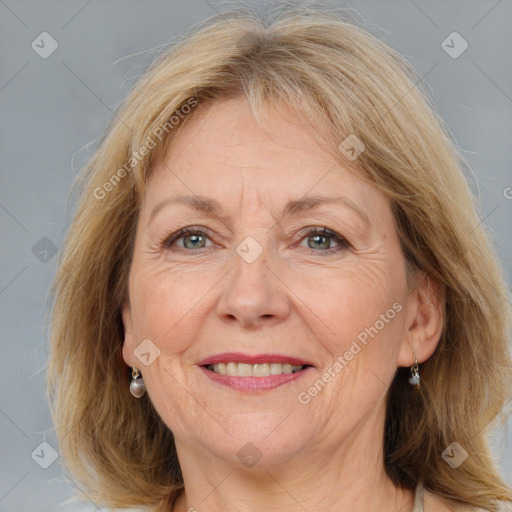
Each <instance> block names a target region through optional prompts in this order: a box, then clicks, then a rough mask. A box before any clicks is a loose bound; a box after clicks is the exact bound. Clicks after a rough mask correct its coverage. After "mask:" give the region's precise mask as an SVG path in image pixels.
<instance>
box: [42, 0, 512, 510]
mask: <svg viewBox="0 0 512 512" xmlns="http://www.w3.org/2000/svg"><path fill="white" fill-rule="evenodd" d="M279 4H280V5H279V6H278V7H277V8H274V10H273V11H272V12H270V13H267V15H266V16H261V15H258V14H256V13H255V12H252V11H251V10H250V9H247V8H240V9H236V8H234V9H231V10H229V11H224V12H222V13H221V14H219V15H216V16H213V17H212V18H209V19H208V20H206V21H203V22H202V23H201V24H199V25H198V26H194V27H192V30H191V31H190V32H189V33H187V34H185V36H184V37H183V39H182V40H180V41H178V42H177V43H176V44H174V45H173V46H172V48H171V49H170V50H167V49H165V51H163V52H162V53H161V54H160V55H159V56H158V58H157V59H156V60H155V62H154V63H153V65H152V66H151V67H150V69H149V71H148V72H147V74H146V75H145V76H144V77H143V78H142V79H141V80H140V81H139V82H138V84H137V85H136V86H135V87H134V88H133V90H132V91H131V93H130V94H129V95H128V97H127V98H126V100H125V102H124V104H123V106H122V108H121V109H120V110H119V111H118V112H117V115H116V116H115V119H113V122H112V125H111V126H110V127H109V129H108V131H107V132H106V135H105V136H104V138H103V140H102V142H101V144H100V146H99V148H98V150H97V152H96V154H95V155H94V157H93V158H92V160H91V161H90V162H89V164H88V165H87V166H86V168H85V169H84V172H83V173H82V176H81V178H80V180H79V185H80V187H81V195H80V201H79V204H78V206H77V210H76V212H75V215H74V218H73V221H72V224H71V226H70V229H69V231H68V233H67V236H66V239H65V243H64V247H63V250H62V253H61V255H60V263H59V268H58V272H57V275H56V277H55V281H54V286H53V294H54V304H53V310H52V320H51V333H50V337H51V355H50V360H49V372H48V392H49V395H50V403H51V410H52V415H53V419H54V423H55V428H56V433H57V436H58V440H59V445H60V452H61V455H62V457H63V458H64V460H65V461H66V463H67V465H68V467H69V468H70V470H71V472H72V473H73V475H74V476H75V477H76V478H78V480H79V481H80V482H81V483H82V484H84V485H86V486H87V488H88V491H87V494H88V495H89V496H90V497H91V498H93V499H94V500H96V501H98V502H101V503H105V504H107V505H108V506H111V507H132V506H144V505H145V506H148V507H149V506H151V507H157V508H158V507H162V510H164V509H165V507H169V504H172V503H173V500H174V499H175V498H176V497H177V496H178V494H179V493H180V492H181V491H182V489H183V481H182V475H181V471H180V467H179V463H178V459H177V456H176V450H175V446H174V441H173V436H172V433H171V432H170V430H169V429H168V428H167V426H166V425H165V424H164V423H163V421H162V420H161V419H160V417H159V416H158V414H157V413H156V411H155V409H154V408H153V406H152V404H151V401H150V399H149V397H148V396H147V395H146V396H144V397H143V398H142V399H140V400H135V399H134V398H133V397H132V396H131V395H130V393H129V391H128V384H129V378H130V374H129V368H127V366H126V364H125V363H124V361H123V358H122V355H121V347H122V344H123V338H124V330H123V324H122V320H121V306H122V304H123V302H124V301H126V300H127V297H128V294H127V277H128V273H129V268H130V260H131V253H132V250H133V240H134V232H135V228H136V223H137V216H138V208H139V204H140V200H141V198H142V197H143V194H144V190H145V184H146V182H147V180H148V177H149V175H150V173H151V169H152V168H153V167H154V165H155V163H156V162H158V161H159V159H160V158H162V156H163V154H164V153H165V151H166V149H167V148H168V147H169V144H170V142H171V140H172V139H173V138H174V137H175V136H176V135H177V134H178V133H179V131H180V128H181V127H182V126H183V125H184V123H186V122H187V120H188V119H189V118H190V117H191V116H193V115H195V112H196V111H198V109H197V108H196V105H197V104H202V103H204V102H206V101H216V100H220V99H225V98H230V97H234V96H236V95H239V94H245V95H246V96H247V98H248V99H249V101H250V103H251V105H252V108H253V110H254V111H255V113H258V112H261V111H263V109H264V108H265V107H269V106H274V107H277V106H279V105H280V104H283V105H288V106H291V107H292V108H293V109H294V110H295V111H296V112H297V115H300V116H301V117H302V118H303V119H304V122H305V123H306V124H307V126H310V127H311V128H312V133H317V134H318V133H320V131H319V130H320V128H322V129H323V128H325V127H327V132H326V133H328V134H329V136H328V137H327V138H326V139H325V142H326V143H327V144H329V145H330V146H329V147H330V149H332V151H333V154H336V157H337V158H338V160H339V161H340V162H341V163H342V164H343V165H345V167H349V168H350V169H352V170H353V172H356V173H357V174H358V175H359V176H360V177H361V178H363V179H365V180H367V181H369V182H370V183H372V184H373V185H374V186H376V187H378V188H379V189H380V190H381V191H382V192H383V193H384V194H385V195H386V196H387V197H388V198H389V200H390V204H391V206H392V211H393V215H394V219H395V224H396V229H397V232H398V234H399V237H400V241H401V245H402V248H403V252H404V254H405V256H406V259H407V261H408V263H409V264H410V265H411V266H412V267H414V268H415V269H418V270H421V271H423V272H425V273H426V274H427V275H428V276H430V277H431V278H433V279H435V280H437V281H438V282H439V283H441V284H442V285H443V286H444V287H445V290H446V294H445V311H444V312H445V325H444V329H443V333H442V336H441V339H440V342H439V345H438V347H437V349H436V350H435V352H434V354H433V355H432V356H431V357H430V358H429V359H428V360H427V361H425V362H424V363H423V364H422V365H421V369H420V371H421V377H422V381H421V382H422V392H421V393H420V394H416V395H415V394H414V393H413V391H414V390H412V386H410V385H409V384H408V383H407V370H408V369H407V368H399V369H398V370H397V372H396V375H395V378H394V380H393V382H392V385H391V387H390V389H389V392H388V408H387V417H386V424H385V456H386V458H385V469H386V472H387V474H388V475H389V477H390V478H391V479H392V480H393V482H394V483H395V484H396V485H400V486H403V487H407V488H410V489H414V487H415V486H416V485H417V484H418V483H419V482H423V484H424V486H425V488H426V489H428V490H430V491H431V492H433V493H435V494H437V495H439V496H443V497H447V498H452V499H456V500H459V501H461V502H465V503H468V504H472V505H475V506H480V507H484V508H487V509H489V510H492V511H495V510H497V508H496V507H497V503H496V500H511V499H512V491H511V489H510V488H509V487H508V486H507V485H506V484H505V483H504V482H503V480H502V479H501V477H500V475H499V472H498V469H497V466H496V462H495V460H494V459H493V456H492V454H491V452H490V449H489V446H488V441H487V435H488V433H489V431H490V429H491V427H493V426H495V422H496V420H498V419H501V420H503V421H505V420H506V417H505V416H504V414H503V410H504V404H505V403H506V401H507V400H508V399H509V398H510V396H511V395H510V393H511V372H510V369H511V358H510V352H509V348H508V346H507V343H508V341H509V339H510V332H511V327H510V326H511V308H510V297H509V295H508V290H507V287H506V284H505V279H504V272H503V270H502V268H501V267H500V264H499V262H498V260H497V257H496V255H495V252H494V250H493V248H492V246H491V243H490V236H489V234H488V233H486V229H485V227H484V225H483V223H482V222H481V220H480V218H481V213H480V211H479V208H478V206H477V205H476V204H475V200H474V199H473V196H472V194H471V192H470V189H469V187H468V184H467V182H466V179H465V177H464V170H465V169H469V166H468V165H467V162H465V160H464V158H463V156H462V155H461V153H460V151H459V150H458V149H457V147H456V145H455V144H454V143H453V141H452V140H451V138H450V135H449V132H448V130H447V128H446V127H445V126H444V124H443V122H442V120H441V118H440V117H439V115H438V114H437V113H436V112H435V107H434V106H433V105H431V104H430V101H429V98H428V95H427V94H426V93H425V92H424V91H422V90H421V79H420V78H419V76H418V75H417V73H416V72H415V71H414V70H413V69H412V68H411V66H410V65H409V64H408V62H407V61H406V60H405V58H404V57H402V56H401V55H400V54H398V53H397V52H396V51H394V50H393V49H391V48H390V47H389V46H387V45H386V44H385V43H383V42H381V41H380V40H378V39H377V38H376V37H375V36H373V35H371V34H370V33H368V32H367V31H366V30H365V29H363V28H361V27H359V26H357V22H356V21H355V20H351V19H350V15H349V14H347V12H346V11H345V10H343V9H335V8H326V9H324V8H322V7H321V6H320V7H313V6H308V7H305V6H298V5H295V4H294V3H290V2H287V3H282V2H280V3H279ZM187 104H188V105H189V108H188V110H187V109H185V108H184V106H185V105H187ZM187 112H188V113H187ZM173 116H174V118H173ZM178 118H179V119H178ZM172 119H174V121H172ZM176 119H178V121H177V122H176ZM351 134H353V135H356V136H357V138H358V139H359V140H360V141H362V142H363V143H364V147H365V149H364V151H363V152H362V153H361V155H360V156H359V157H358V158H357V160H355V161H353V162H350V161H349V160H347V159H345V158H344V156H343V154H342V153H341V152H340V151H339V150H338V149H337V147H338V145H339V144H340V143H341V142H342V141H343V140H344V139H345V138H346V137H347V136H349V135H351ZM142 148H146V150H143V149H142ZM454 441H456V442H457V443H459V444H460V445H461V446H462V447H463V448H464V449H465V450H466V451H467V452H468V454H469V456H468V458H467V459H466V460H465V462H464V463H463V464H462V465H461V466H459V467H458V468H457V469H452V468H451V467H450V466H449V465H448V464H447V463H446V462H445V461H444V460H443V458H442V456H441V454H442V452H443V451H444V450H445V449H446V448H447V447H448V446H449V445H450V444H451V443H452V442H454Z"/></svg>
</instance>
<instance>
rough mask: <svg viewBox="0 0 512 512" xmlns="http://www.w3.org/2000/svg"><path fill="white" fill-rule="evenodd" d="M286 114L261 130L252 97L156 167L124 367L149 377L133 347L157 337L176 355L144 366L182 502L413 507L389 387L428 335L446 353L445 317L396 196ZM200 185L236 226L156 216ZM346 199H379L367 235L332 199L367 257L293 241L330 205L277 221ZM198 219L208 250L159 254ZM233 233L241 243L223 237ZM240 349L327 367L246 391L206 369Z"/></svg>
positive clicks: (213, 506) (221, 108) (217, 107)
mask: <svg viewBox="0 0 512 512" xmlns="http://www.w3.org/2000/svg"><path fill="white" fill-rule="evenodd" d="M271 120H272V124H271V126H272V133H273V134H274V135H275V136H274V137H268V136H267V135H266V134H265V132H262V131H261V130H260V129H259V127H258V125H257V123H256V122H255V120H254V117H253V114H252V111H251V109H250V107H249V105H248V104H247V102H246V100H245V99H243V98H238V99H232V100H229V101H224V102H219V103H218V104H214V105H212V106H210V110H209V111H208V113H207V114H206V115H204V116H203V115H201V116H199V117H197V118H195V119H194V118H193V119H191V121H190V123H189V124H187V125H186V126H185V127H184V128H183V131H182V132H180V135H179V137H178V138H177V140H176V141H175V143H174V144H173V146H172V147H173V149H172V151H171V152H169V153H168V155H167V156H166V157H165V162H162V163H161V165H157V166H156V168H155V170H154V171H153V176H152V178H151V180H150V182H149V185H148V187H147V190H146V196H145V197H144V200H143V204H142V208H141V220H142V222H140V223H139V228H138V231H137V234H136V242H135V250H134V258H133V264H132V267H131V269H130V277H129V290H130V305H128V304H127V305H126V306H125V308H124V309H123V321H124V323H125V325H126V326H127V330H126V338H125V343H124V346H123V357H124V359H125V362H126V363H127V364H128V365H130V366H133V365H135V366H138V367H140V364H138V361H137V360H136V359H135V358H134V355H133V351H134V349H135V348H136V347H137V345H138V344H139V343H140V341H141V340H143V339H145V338H149V339H151V340H152V341H153V342H154V343H155V344H156V345H157V346H158V347H159V349H160V351H161V353H160V356H159V357H158V358H157V359H156V360H155V361H154V362H153V363H152V364H151V365H150V366H148V367H144V368H142V374H143V378H144V381H145V383H146V387H147V389H148V394H149V396H150V397H151V400H152V402H153V404H154V406H155V408H156V409H157V411H158V413H159V414H160V416H161V417H162V419H163V421H164V422H165V423H166V424H167V426H168V427H169V428H170V429H171V430H172V431H173V434H174V437H175V443H176V448H177V452H178V456H179V460H180V466H181V468H182V472H183V475H184V479H185V489H186V492H187V496H186V502H185V501H183V499H182V500H179V502H178V505H177V507H176V510H177V511H181V510H188V508H189V507H196V508H197V509H198V510H209V511H210V510H211V511H212V512H213V511H216V510H234V509H236V510H241V511H252V510H261V509H266V508H268V506H269V505H270V506H271V509H272V510H301V508H300V506H299V505H297V502H298V503H300V504H301V506H303V507H304V508H305V509H306V510H319V509H323V510H334V509H336V510H338V509H339V510H354V511H356V510H374V509H377V508H378V509H379V510H380V511H382V512H386V511H392V510H393V511H395V510H402V512H408V510H410V508H411V507H409V508H407V506H406V505H407V503H409V502H410V503H411V506H412V492H411V491H408V490H401V489H396V488H395V487H394V486H393V485H392V483H391V481H390V480H389V479H388V478H387V476H386V475H385V472H384V468H383V463H382V461H383V446H382V445H383V443H382V436H383V425H384V418H385V395H386V391H387V388H388V386H389V384H390V383H391V381H392V379H393V376H394V374H395V371H396V368H397V366H408V365H410V362H411V351H410V344H411V343H414V348H415V353H416V355H417V357H418V360H420V361H424V360H425V359H427V358H428V357H429V356H430V355H431V354H432V352H433V351H434V349H435V347H436V344H437V341H438V339H439V334H440V330H439V329H438V328H437V326H438V323H439V319H438V318H437V317H436V315H435V314H433V313H432V312H431V313H428V312H425V311H423V309H422V302H421V301H420V300H419V297H420V295H419V293H418V292H417V291H415V292H412V293H410V290H409V289H408V287H407V283H406V277H405V263H404V259H403V255H402V253H401V250H400V244H399V241H398V236H397V234H396V231H395V229H394V225H393V218H392V213H391V210H390V207H389V203H388V201H387V200H386V198H384V197H383V196H382V195H381V193H380V192H379V191H378V190H377V189H375V188H373V187H372V186H370V185H369V184H368V183H366V182H364V181H363V180H361V179H359V178H357V177H356V176H354V175H353V174H351V173H350V172H348V171H347V170H346V169H343V168H342V167H341V166H340V165H339V164H336V165H337V167H336V172H331V173H327V174H326V173H325V169H330V168H331V167H332V166H333V161H332V158H331V157H330V156H328V155H327V154H326V153H325V152H323V151H322V150H320V149H319V148H318V146H317V145H316V143H314V142H313V140H312V139H311V137H310V136H309V135H308V134H307V132H305V131H304V130H302V129H301V128H300V126H298V125H297V124H293V122H290V121H288V119H287V117H286V116H284V115H282V114H281V113H280V114H279V115H278V114H276V115H275V116H274V117H273V118H272V119H271ZM230 128H231V129H230ZM283 139H284V140H283ZM282 140H283V143H281V141H282ZM237 163H238V164H239V165H237ZM168 168H171V169H173V171H174V172H175V173H177V176H178V177H179V179H178V178H177V176H176V175H175V174H174V173H170V172H166V169H168ZM320 177H323V178H322V179H321V180H319V178H320ZM309 184H314V187H313V189H312V190H311V185H309ZM308 187H309V188H308ZM186 189H189V190H186ZM190 190H193V191H194V193H196V194H198V195H205V196H209V197H215V198H217V199H218V200H219V201H220V202H221V204H222V205H223V206H224V207H225V208H226V213H227V214H229V215H230V217H229V218H230V219H232V221H229V224H227V225H226V226H221V225H220V224H219V222H218V221H217V220H212V219H210V218H209V217H205V218H204V219H203V220H200V219H199V218H197V217H193V216H190V214H189V213H187V212H189V211H191V210H188V209H185V208H183V210H181V208H182V207H181V206H179V207H178V206H172V207H171V206H169V208H166V209H162V211H161V212H160V213H159V214H158V216H156V217H155V219H154V222H152V223H151V224H149V225H148V224H147V219H148V218H149V214H150V212H151V210H152V209H153V207H154V206H155V205H156V204H157V203H158V202H159V201H161V200H162V199H164V198H166V197H174V196H176V195H179V194H182V193H186V194H190ZM334 192H335V193H336V195H346V196H347V197H349V198H350V199H351V200H353V201H354V202H355V203H356V204H360V205H362V204H364V205H365V206H366V214H367V215H368V216H369V218H370V221H371V223H372V225H371V227H370V228H369V229H368V230H367V232H365V233H364V236H363V234H362V233H363V231H362V230H364V227H363V226H364V225H363V223H362V222H360V221H356V219H357V217H356V216H355V214H351V213H350V211H349V210H348V209H346V208H344V207H341V206H336V207H334V206H333V207H332V213H333V215H335V216H336V218H339V222H336V223H334V222H332V221H329V222H326V224H325V225H326V226H327V227H328V228H329V229H332V230H333V231H336V232H338V233H340V235H342V236H347V238H348V239H349V241H351V242H352V240H351V238H352V239H353V243H354V246H355V249H354V248H350V247H349V248H346V249H341V250H338V252H335V253H332V254H331V255H329V256H327V255H325V256H323V255H321V254H320V250H316V251H314V250H313V249H309V250H308V249H307V238H302V239H301V240H300V243H299V241H298V239H294V242H293V248H291V245H292V244H290V240H291V239H290V238H289V237H290V236H291V234H292V233H294V232H295V231H297V230H299V229H301V228H303V227H306V226H318V228H322V227H323V225H324V224H323V220H321V219H322V215H321V211H322V210H320V209H319V210H318V212H317V211H312V212H308V213H306V214H304V215H303V216H297V217H293V218H289V219H288V218H285V219H282V222H281V223H280V224H279V227H280V230H279V232H278V233H277V230H274V229H271V228H272V227H273V226H274V223H275V220H274V219H273V217H272V215H271V214H270V212H271V211H273V209H275V211H278V210H279V209H278V208H277V207H278V206H281V208H282V205H284V204H286V202H287V201H288V200H289V199H290V198H300V197H302V196H304V195H305V194H306V195H308V194H310V195H316V194H318V195H334ZM239 198H240V199H239ZM234 207H238V208H239V209H238V210H234V209H233V208H234ZM174 208H176V209H174ZM178 208H180V209H179V210H178ZM329 208H330V207H329ZM178 211H179V212H183V215H182V214H181V213H179V214H178ZM172 212H175V214H173V213H172ZM226 222H227V219H226ZM335 224H336V225H335ZM188 225H194V226H195V225H197V226H204V228H208V230H209V231H211V236H210V235H208V236H209V238H210V240H211V242H210V240H208V243H207V245H208V248H207V249H202V252H201V253H200V254H198V255H188V254H186V253H185V251H186V249H185V248H184V247H181V252H178V251H174V250H170V249H169V248H168V249H167V250H164V249H160V250H159V249H157V244H156V242H155V240H158V239H159V238H161V236H162V235H163V234H165V233H166V230H168V229H170V228H172V230H173V231H177V230H178V229H181V228H182V227H185V226H188ZM228 231H230V232H231V233H232V236H229V237H226V236H224V235H222V233H225V232H228ZM350 232H352V233H355V234H354V235H349V233H350ZM231 233H230V234H231ZM246 236H252V237H254V238H255V239H256V240H258V242H259V243H260V244H261V245H262V247H263V250H264V252H263V254H262V255H261V256H260V257H259V258H257V259H256V260H255V261H254V262H252V263H250V264H247V263H246V262H245V261H243V260H242V258H240V256H239V255H238V254H237V253H236V251H235V250H234V249H235V248H236V246H237V245H238V244H239V243H240V242H241V241H242V240H244V238H245V237H246ZM216 243H218V244H219V247H216V246H215V245H214V244H216ZM174 247H176V245H175V246H174ZM227 249H229V250H227ZM317 253H318V254H317ZM395 302H399V303H400V304H401V305H402V307H403V309H402V311H401V312H400V313H399V314H396V316H395V317H394V318H393V320H391V321H390V322H388V323H387V324H386V325H385V327H384V328H383V329H382V330H381V331H380V332H379V333H378V335H376V336H375V337H373V338H369V341H368V343H367V345H366V346H364V348H362V350H361V351H360V352H359V353H358V354H357V355H356V356H354V358H353V359H352V360H351V361H349V362H348V364H347V366H346V367H345V368H344V369H343V370H342V371H341V372H340V373H339V374H338V375H336V377H335V378H334V379H333V380H332V382H330V383H329V384H328V385H326V387H325V388H324V389H323V390H322V391H321V392H319V393H318V395H317V396H315V397H314V398H313V399H312V400H311V402H310V403H309V404H308V405H303V404H300V403H299V402H298V401H297V395H298V393H299V392H300V391H304V390H307V389H308V387H309V386H311V385H313V383H314V382H315V381H316V380H317V379H319V378H321V376H322V374H323V373H324V372H325V369H326V368H328V367H329V366H330V365H332V363H333V358H334V357H335V356H338V355H342V354H344V352H345V351H346V350H348V348H349V347H350V344H351V342H352V340H353V339H355V338H356V336H357V334H358V333H360V332H362V331H363V330H364V329H365V328H367V327H369V326H372V325H374V323H375V321H376V320H378V319H379V315H380V314H382V313H385V312H386V311H387V310H388V309H389V308H391V306H392V304H393V303H395ZM419 316H421V317H422V318H423V319H424V320H423V321H422V322H416V321H415V320H416V318H417V317H419ZM415 326H416V327H415ZM427 333H429V334H427ZM432 333H433V334H432ZM224 351H241V352H248V353H253V354H254V353H259V352H279V353H284V354H289V355H291V356H295V357H301V358H303V359H306V360H307V361H309V362H311V363H312V364H313V365H314V367H315V368H314V369H313V370H312V372H311V374H310V376H304V377H301V378H300V379H298V380H297V381H294V382H292V383H289V384H287V385H285V386H281V387H279V388H276V389H274V390H272V391H270V392H263V393H257V394H250V393H241V392H235V391H233V390H231V389H229V388H226V387H224V386H221V385H218V384H216V383H213V382H211V381H210V380H209V379H208V378H207V377H205V376H204V375H203V373H202V371H201V370H200V369H199V368H198V367H197V366H196V363H197V362H198V361H199V360H200V359H202V358H204V357H207V356H209V355H213V354H215V353H220V352H224ZM270 432H271V434H269V433H270ZM249 441H250V442H252V443H253V444H254V445H255V446H257V447H258V449H259V450H260V451H261V453H262V458H261V460H260V461H259V462H258V464H257V465H256V466H254V467H253V468H251V469H250V471H249V470H248V469H247V468H245V467H244V466H243V465H242V464H241V463H240V461H239V459H238V457H237V452H238V450H240V448H242V447H243V446H244V445H245V444H246V443H247V442H249ZM227 475H229V477H227V478H226V476H227ZM362 475H363V476H364V479H362V478H361V476H362ZM220 482H222V483H221V484H220ZM219 484H220V485H219ZM368 486H370V487H371V488H372V493H368V492H366V490H365V489H367V488H368ZM212 488H215V489H216V490H215V491H213V492H212ZM283 488H284V489H286V490H287V492H285V491H283ZM332 489H339V490H340V491H339V492H333V491H332ZM288 493H289V494H291V495H292V496H293V498H294V499H291V498H290V495H289V494H288ZM207 495H208V499H207V500H206V501H204V502H202V499H203V498H204V497H205V496H207ZM249 498H250V499H249ZM240 503H243V505H241V504H240ZM383 504H385V505H383ZM439 510H441V509H439Z"/></svg>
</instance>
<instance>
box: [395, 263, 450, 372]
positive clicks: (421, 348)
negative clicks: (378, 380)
mask: <svg viewBox="0 0 512 512" xmlns="http://www.w3.org/2000/svg"><path fill="white" fill-rule="evenodd" d="M415 282H416V286H415V287H414V288H413V289H412V290H411V291H410V292H409V295H408V297H407V308H406V324H405V329H406V331H405V336H404V339H403V342H402V345H401V347H400V352H399V354H398V361H397V366H411V364H412V363H413V362H414V358H413V354H412V350H411V349H413V350H414V354H415V355H416V359H417V360H418V362H419V363H423V362H424V361H426V360H427V359H428V358H429V357H430V356H431V355H432V354H433V353H434V350H435V349H436V347H437V345H438V343H439V340H440V339H441V334H442V332H443V324H444V303H445V287H444V286H443V285H442V284H441V283H439V282H438V281H437V280H435V279H433V278H432V277H431V276H428V275H427V274H425V273H423V272H422V273H420V274H419V276H418V277H417V278H416V280H415Z"/></svg>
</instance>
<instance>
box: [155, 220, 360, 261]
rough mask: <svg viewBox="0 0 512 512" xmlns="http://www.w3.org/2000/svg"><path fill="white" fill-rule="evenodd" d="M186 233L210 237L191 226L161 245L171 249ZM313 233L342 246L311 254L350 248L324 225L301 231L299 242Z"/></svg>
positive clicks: (191, 252)
mask: <svg viewBox="0 0 512 512" xmlns="http://www.w3.org/2000/svg"><path fill="white" fill-rule="evenodd" d="M186 235H200V236H206V237H208V233H206V232H205V231H203V229H201V228H196V227H194V226H191V227H187V228H183V229H180V230H179V231H177V232H176V233H173V234H171V235H166V236H165V237H164V238H163V239H162V240H161V242H160V245H161V246H162V247H163V248H166V249H169V248H170V247H171V246H172V244H173V243H174V242H176V241H177V240H179V239H180V238H183V237H185V236H186ZM313 235H321V236H325V237H328V238H332V239H334V240H335V241H336V242H338V243H339V244H340V247H334V248H332V249H327V250H325V251H322V250H315V249H309V250H310V251H311V254H318V253H321V254H322V255H331V254H334V253H337V252H339V251H340V250H342V249H348V248H349V247H350V244H349V242H348V241H347V240H346V239H345V238H343V237H342V236H341V235H339V234H338V233H336V232H335V231H331V230H330V229H327V228H326V227H324V228H319V227H308V228H305V229H303V230H302V231H300V232H299V233H298V236H300V240H299V242H302V240H303V239H305V238H307V237H309V236H313ZM208 238H209V237H208ZM203 249H207V248H206V247H202V248H200V249H185V248H180V250H182V251H185V252H186V253H187V254H190V255H196V254H201V252H204V251H203Z"/></svg>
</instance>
